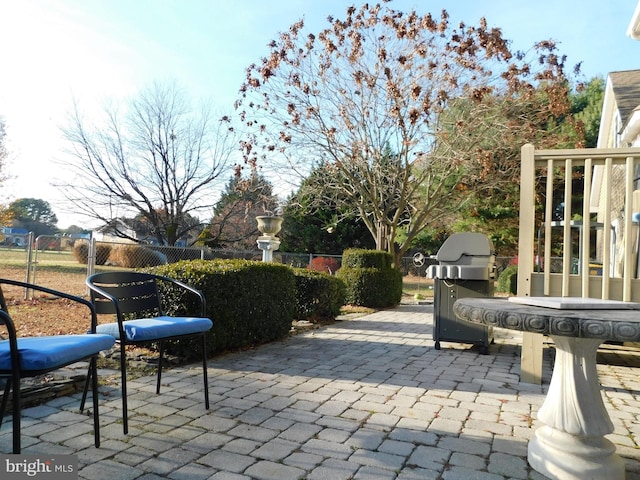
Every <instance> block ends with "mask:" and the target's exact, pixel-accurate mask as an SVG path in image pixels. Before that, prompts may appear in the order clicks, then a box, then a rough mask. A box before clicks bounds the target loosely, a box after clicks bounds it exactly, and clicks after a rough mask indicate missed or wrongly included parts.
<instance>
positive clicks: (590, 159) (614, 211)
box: [518, 144, 640, 383]
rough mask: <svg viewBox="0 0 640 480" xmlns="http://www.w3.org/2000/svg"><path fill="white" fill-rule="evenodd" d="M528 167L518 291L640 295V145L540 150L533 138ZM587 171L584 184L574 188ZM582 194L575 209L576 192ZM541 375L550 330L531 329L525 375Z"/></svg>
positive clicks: (536, 379)
mask: <svg viewBox="0 0 640 480" xmlns="http://www.w3.org/2000/svg"><path fill="white" fill-rule="evenodd" d="M521 168H522V170H521V182H520V189H521V190H520V233H519V246H518V296H562V297H589V298H602V299H612V300H623V301H636V302H640V280H638V278H637V277H638V240H639V239H640V237H639V234H638V223H634V217H633V214H634V212H640V201H639V200H640V195H639V194H640V191H637V190H636V186H635V185H636V183H637V180H636V179H637V177H638V171H640V148H616V149H576V150H535V148H534V146H533V145H530V144H527V145H525V146H523V147H522V163H521ZM582 175H583V176H584V181H583V182H582V183H583V185H584V188H583V190H582V191H574V186H575V184H576V182H574V179H575V178H578V177H580V176H582ZM562 190H564V197H563V201H564V209H563V211H558V210H557V205H558V201H557V200H558V199H557V197H555V198H554V193H557V192H558V191H560V192H562ZM580 196H582V202H581V206H580V208H578V207H576V208H575V210H576V211H573V210H572V208H573V207H572V203H573V202H572V199H574V198H576V197H580ZM634 199H635V201H634ZM554 200H555V201H554ZM576 219H577V220H576ZM556 232H557V233H556ZM576 233H578V235H577V239H576V238H575V237H576V235H575V234H576ZM555 237H559V238H560V239H561V240H554V238H555ZM552 250H555V251H552ZM560 251H561V252H562V255H561V256H562V267H561V269H560V271H559V272H554V271H552V270H553V268H552V263H551V258H552V257H554V256H556V255H558V253H559V252H560ZM541 378H542V336H541V335H538V334H531V333H527V334H524V336H523V346H522V359H521V380H522V381H524V382H530V383H540V381H541Z"/></svg>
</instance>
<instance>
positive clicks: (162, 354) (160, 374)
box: [156, 340, 164, 395]
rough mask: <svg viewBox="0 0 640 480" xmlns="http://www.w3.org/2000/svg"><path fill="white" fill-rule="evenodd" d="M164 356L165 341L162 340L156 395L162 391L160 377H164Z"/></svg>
mask: <svg viewBox="0 0 640 480" xmlns="http://www.w3.org/2000/svg"><path fill="white" fill-rule="evenodd" d="M163 357H164V341H163V340H160V358H159V359H158V379H157V380H156V395H157V394H159V393H160V379H161V378H162V358H163Z"/></svg>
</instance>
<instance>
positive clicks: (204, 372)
mask: <svg viewBox="0 0 640 480" xmlns="http://www.w3.org/2000/svg"><path fill="white" fill-rule="evenodd" d="M202 377H203V378H204V406H205V408H206V409H207V410H209V378H208V376H207V336H206V335H205V334H203V335H202Z"/></svg>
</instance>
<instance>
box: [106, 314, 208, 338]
mask: <svg viewBox="0 0 640 480" xmlns="http://www.w3.org/2000/svg"><path fill="white" fill-rule="evenodd" d="M123 326H124V331H125V335H126V337H127V338H126V340H127V341H129V342H146V341H152V340H159V339H161V338H168V337H178V336H180V335H191V334H195V333H203V332H206V331H207V330H210V329H211V327H212V326H213V322H212V321H211V320H210V319H208V318H200V317H168V316H161V317H153V318H139V319H136V320H127V321H125V322H123ZM96 331H97V332H98V333H106V334H108V335H112V336H113V337H114V338H116V339H117V340H120V332H119V331H118V323H117V322H114V323H104V324H102V325H98V327H97V328H96Z"/></svg>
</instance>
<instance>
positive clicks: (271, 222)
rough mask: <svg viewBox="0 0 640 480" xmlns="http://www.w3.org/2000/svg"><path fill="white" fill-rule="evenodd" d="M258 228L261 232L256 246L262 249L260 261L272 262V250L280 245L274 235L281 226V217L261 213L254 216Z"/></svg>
mask: <svg viewBox="0 0 640 480" xmlns="http://www.w3.org/2000/svg"><path fill="white" fill-rule="evenodd" d="M256 220H257V222H258V230H259V231H260V233H262V235H261V236H259V237H258V248H259V249H260V250H262V261H263V262H272V261H273V252H274V251H276V250H278V248H279V247H280V239H279V238H278V237H276V235H277V234H278V232H280V229H281V228H282V220H283V218H282V217H274V216H269V215H263V216H259V217H256Z"/></svg>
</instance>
